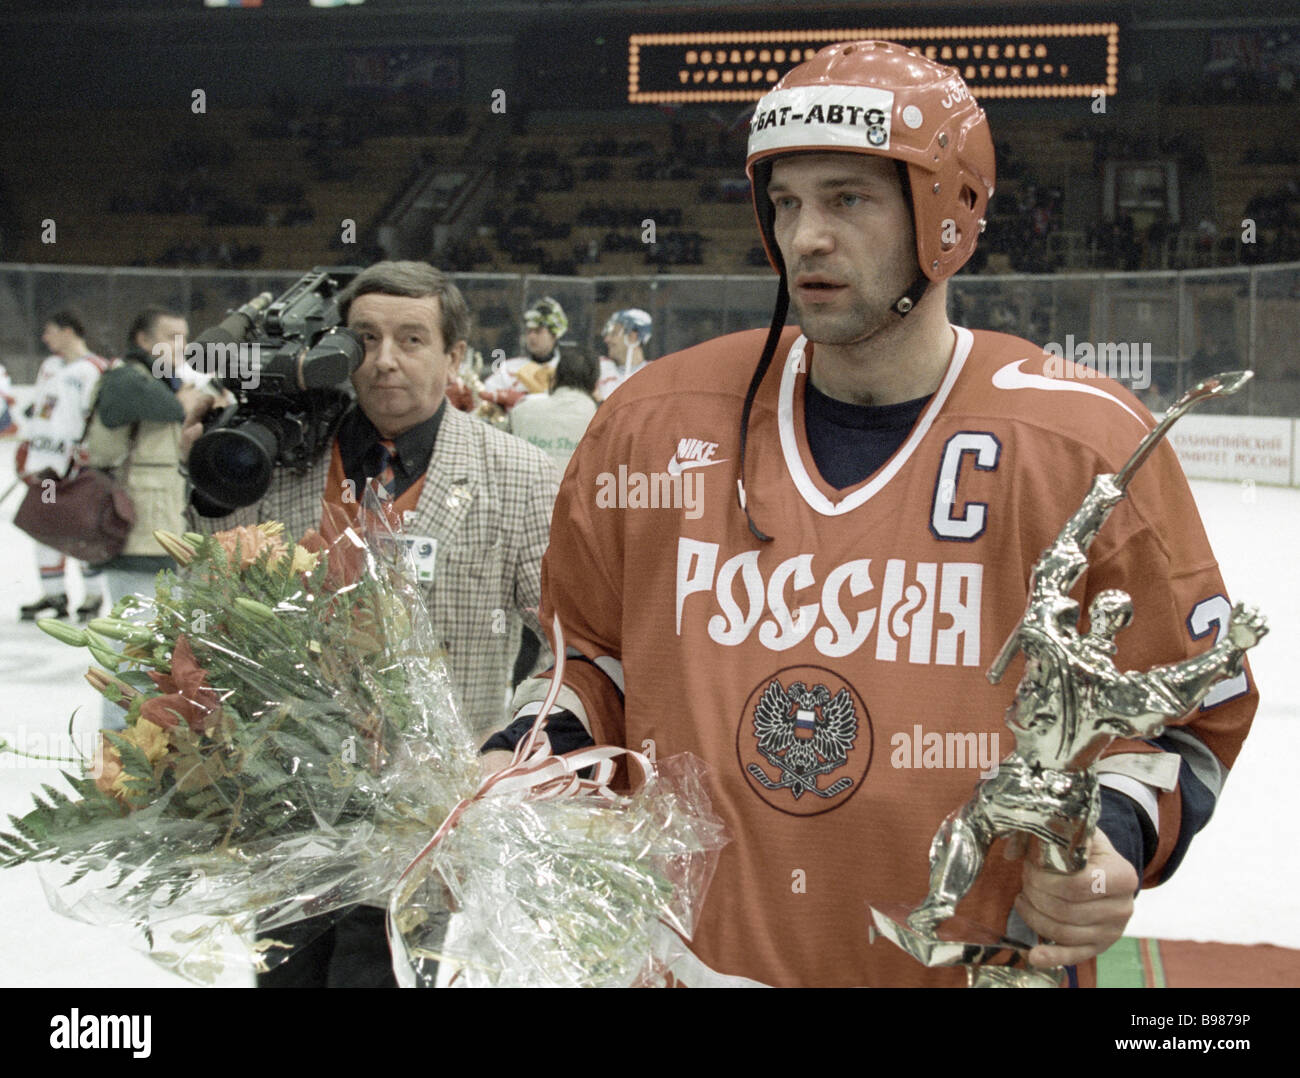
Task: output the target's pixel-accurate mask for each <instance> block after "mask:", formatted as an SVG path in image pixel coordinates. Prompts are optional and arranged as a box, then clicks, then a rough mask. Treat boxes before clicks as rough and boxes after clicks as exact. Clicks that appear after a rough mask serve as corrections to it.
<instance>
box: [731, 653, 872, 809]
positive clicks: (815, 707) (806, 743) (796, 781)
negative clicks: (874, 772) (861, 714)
mask: <svg viewBox="0 0 1300 1078" xmlns="http://www.w3.org/2000/svg"><path fill="white" fill-rule="evenodd" d="M754 735H755V736H756V737H757V738H758V751H759V752H760V753H761V754H762V756H763V758H764V759H765V760H767V762H768V763H770V764H771V765H772V766H773V767H775V768H776V769H777V772H778V774H779V776H780V778H779V779H777V780H776V781H774V780H772V779H771V778H769V777H768V775H767V774H766V773H765V772H764V770H763V769H762V768H761V767H759V765H758V764H753V763H751V764H750V765H749V768H748V770H749V773H750V774H751V775H753V776H754V778H755V779H757V780H758V781H759V782H760V783H762V784H763V786H764V787H766V788H767V789H769V790H780V789H784V788H788V789H789V790H790V793H791V794H792V795H793V796H794V799H795V800H796V801H797V800H799V798H800V797H802V796H803V795H804V794H805V793H811V794H816V795H817V796H818V797H821V798H828V797H834V796H835V795H836V794H841V793H843V792H844V791H845V790H847V789H848V788H849V787H850V786H852V785H853V780H852V779H851V778H849V777H848V776H847V775H843V776H841V777H840V778H838V779H836V780H835V781H834V782H832V783H831V784H830V785H829V786H827V787H826V788H825V789H819V788H818V786H817V779H818V776H820V775H825V774H828V773H829V772H831V771H834V770H835V769H836V768H837V767H841V766H843V764H844V763H845V762H846V761H847V760H848V756H849V752H850V751H851V750H852V748H853V741H854V739H855V738H856V737H857V736H858V716H857V714H856V712H855V711H854V708H853V697H852V696H851V695H850V694H849V691H848V689H840V691H839V692H837V693H836V694H835V695H834V696H831V694H830V690H829V689H827V688H826V686H825V685H814V686H813V687H812V688H811V689H810V688H808V687H807V686H806V685H804V683H803V682H802V681H796V682H795V683H794V684H793V685H791V686H790V687H789V688H788V689H783V688H782V687H781V683H780V681H778V680H777V679H776V678H773V679H772V682H771V684H769V685H768V687H767V689H766V690H765V691H764V693H763V695H762V696H761V697H759V700H758V704H757V706H756V707H755V708H754Z"/></svg>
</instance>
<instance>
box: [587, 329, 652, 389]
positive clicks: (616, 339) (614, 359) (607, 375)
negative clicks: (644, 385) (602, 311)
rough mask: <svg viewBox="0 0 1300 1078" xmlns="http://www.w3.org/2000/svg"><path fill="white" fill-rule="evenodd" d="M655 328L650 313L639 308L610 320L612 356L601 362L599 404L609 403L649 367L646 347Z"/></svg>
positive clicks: (607, 344)
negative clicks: (619, 391)
mask: <svg viewBox="0 0 1300 1078" xmlns="http://www.w3.org/2000/svg"><path fill="white" fill-rule="evenodd" d="M653 328H654V323H653V321H652V320H651V318H650V315H649V313H647V312H646V311H643V310H641V309H640V308H639V307H628V308H626V309H625V310H622V311H615V312H614V313H613V314H612V315H610V316H609V321H608V322H606V323H605V332H604V339H605V348H606V349H608V352H609V354H608V355H607V356H603V357H601V360H600V380H599V381H598V382H597V383H596V391H595V396H596V400H598V401H605V400H606V399H608V397H609V395H610V394H611V393H613V392H614V390H616V389H617V388H618V387H619V386H620V385H622V383H623V382H624V381H625V380H627V379H628V378H630V377H631V376H632V375H633V374H635V373H636V372H637V371H638V370H640V369H641V368H642V367H644V366H645V365H646V363H647V360H646V355H645V346H646V345H647V344H648V343H649V342H650V333H651V331H652V330H653Z"/></svg>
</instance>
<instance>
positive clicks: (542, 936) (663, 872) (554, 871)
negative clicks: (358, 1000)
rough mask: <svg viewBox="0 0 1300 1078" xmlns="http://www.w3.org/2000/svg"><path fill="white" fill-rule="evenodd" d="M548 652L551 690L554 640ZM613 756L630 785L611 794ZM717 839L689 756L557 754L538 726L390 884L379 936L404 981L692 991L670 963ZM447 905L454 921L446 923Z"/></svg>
mask: <svg viewBox="0 0 1300 1078" xmlns="http://www.w3.org/2000/svg"><path fill="white" fill-rule="evenodd" d="M557 635H558V628H557ZM556 654H557V655H558V656H560V659H559V660H558V663H557V683H558V676H559V670H562V669H563V654H564V648H563V643H562V637H560V638H558V639H557V646H556ZM545 711H546V709H545V707H544V708H543V712H542V713H543V714H545ZM620 756H622V757H625V758H626V760H627V763H628V767H627V774H626V775H625V777H626V779H627V780H628V781H627V782H626V783H625V785H627V787H628V791H627V792H616V791H615V790H614V789H613V788H611V785H610V782H611V779H612V778H613V776H614V774H615V768H614V761H615V759H616V758H618V757H620ZM726 842H727V836H726V832H725V829H724V827H723V825H722V823H721V821H720V820H718V819H717V817H715V816H714V815H713V813H712V811H711V809H710V807H709V797H708V794H707V792H706V790H705V769H704V765H703V763H702V761H700V760H699V759H698V757H695V756H692V755H690V754H681V755H678V756H673V757H669V758H668V759H667V760H665V761H663V762H662V763H660V764H659V765H658V766H656V765H654V764H652V763H651V762H650V761H649V760H647V759H646V758H645V757H644V756H642V755H640V754H639V753H634V752H628V751H627V750H624V749H618V748H612V747H597V748H590V749H585V750H577V751H575V752H571V753H566V754H565V755H564V756H555V755H552V753H551V751H550V747H549V744H548V743H547V740H546V738H545V735H544V733H543V730H542V723H541V722H540V721H539V722H538V724H537V725H535V726H534V728H533V730H532V732H531V733H530V735H529V736H528V737H527V738H525V739H524V740H523V741H521V742H520V744H519V746H518V748H517V749H516V751H515V755H514V759H513V760H512V762H511V764H510V766H508V767H507V768H505V769H504V770H503V771H500V772H498V773H497V774H495V775H492V776H491V777H489V778H488V779H486V780H485V781H484V782H483V784H482V785H481V786H480V788H479V790H478V791H477V792H476V793H475V795H474V796H473V797H471V798H468V799H466V800H465V801H463V802H461V804H459V805H458V806H457V807H456V809H454V810H453V812H452V813H451V815H450V816H449V817H448V819H447V821H446V822H445V823H444V824H443V827H442V828H440V830H439V831H438V833H437V834H435V835H434V836H433V839H432V840H431V841H430V843H429V844H428V845H427V846H426V847H425V849H424V850H422V851H421V852H420V854H419V855H418V856H417V857H416V858H415V860H414V861H413V862H412V864H411V866H410V868H409V869H408V870H407V872H406V873H405V874H404V876H403V877H402V879H401V880H400V881H399V883H398V886H397V887H396V888H395V889H394V891H393V894H392V897H391V899H390V903H389V941H390V943H391V944H392V946H393V951H394V955H395V959H394V968H395V970H396V972H397V975H398V979H399V983H402V984H405V985H409V986H428V985H432V984H438V985H440V986H443V987H467V988H469V987H507V986H509V987H574V988H578V987H598V988H621V987H652V986H662V985H667V984H676V983H688V982H687V981H686V980H685V978H684V977H682V976H681V975H680V974H679V971H678V967H679V965H680V964H681V963H682V961H683V959H689V949H688V947H687V941H688V940H689V939H690V937H691V935H692V934H693V932H694V927H695V920H696V917H697V915H698V912H699V909H700V907H701V905H702V904H703V900H704V894H705V892H706V890H707V889H708V885H709V881H710V880H711V878H712V876H713V871H714V868H715V866H716V863H717V855H718V853H719V851H720V850H721V849H722V847H723V846H724V845H725V844H726ZM444 909H450V910H452V911H454V912H455V916H453V917H452V918H451V919H450V922H449V923H448V922H447V921H445V920H444V919H442V918H440V917H439V913H440V911H442V910H444Z"/></svg>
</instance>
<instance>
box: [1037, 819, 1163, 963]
mask: <svg viewBox="0 0 1300 1078" xmlns="http://www.w3.org/2000/svg"><path fill="white" fill-rule="evenodd" d="M1024 866H1025V867H1024V876H1023V878H1022V880H1021V891H1020V894H1019V895H1018V896H1017V898H1016V912H1017V913H1019V914H1020V916H1021V917H1022V918H1023V919H1024V922H1025V924H1027V925H1028V926H1029V927H1030V928H1032V929H1033V930H1034V931H1035V932H1037V933H1038V934H1039V936H1041V937H1043V938H1044V939H1048V940H1051V941H1052V942H1051V943H1045V944H1039V945H1038V946H1037V947H1035V948H1034V949H1033V950H1032V951H1030V952H1029V964H1030V965H1031V966H1039V967H1046V966H1072V965H1075V964H1077V963H1079V962H1086V961H1087V960H1088V959H1089V958H1093V957H1095V956H1096V955H1099V954H1101V952H1102V951H1104V950H1106V949H1107V948H1108V947H1109V946H1110V945H1111V944H1112V943H1114V942H1115V941H1116V940H1117V939H1119V938H1120V936H1122V935H1123V934H1124V929H1125V927H1126V926H1127V925H1128V922H1129V918H1131V917H1132V916H1133V896H1134V894H1135V893H1136V891H1137V889H1138V884H1139V883H1140V882H1141V881H1140V880H1139V879H1138V874H1137V870H1136V869H1135V868H1134V867H1133V866H1132V865H1131V864H1129V863H1128V861H1126V860H1125V859H1124V858H1123V857H1121V856H1120V855H1119V854H1118V853H1116V852H1115V847H1114V846H1112V845H1111V844H1110V839H1108V838H1107V837H1106V835H1105V834H1104V833H1103V832H1102V831H1100V830H1097V831H1094V832H1093V835H1092V842H1091V843H1090V844H1089V846H1088V863H1087V865H1085V866H1084V868H1083V871H1081V872H1075V873H1069V874H1067V873H1061V872H1053V871H1052V870H1051V869H1049V868H1044V867H1042V866H1041V865H1039V864H1037V862H1036V860H1034V859H1032V858H1028V857H1027V858H1025V862H1024Z"/></svg>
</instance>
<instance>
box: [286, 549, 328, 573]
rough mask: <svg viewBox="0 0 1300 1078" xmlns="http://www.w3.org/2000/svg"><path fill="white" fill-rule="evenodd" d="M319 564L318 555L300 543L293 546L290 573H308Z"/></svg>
mask: <svg viewBox="0 0 1300 1078" xmlns="http://www.w3.org/2000/svg"><path fill="white" fill-rule="evenodd" d="M319 563H320V555H319V554H313V553H312V552H311V551H310V550H308V549H307V548H306V547H305V546H303V545H302V544H300V543H296V544H294V548H293V563H292V564H291V565H290V566H289V572H291V573H310V572H311V571H312V570H313V569H315V568H316V566H317V565H318V564H319Z"/></svg>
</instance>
